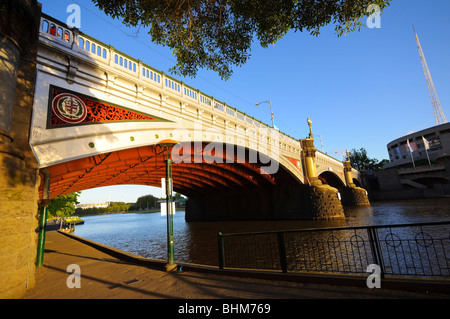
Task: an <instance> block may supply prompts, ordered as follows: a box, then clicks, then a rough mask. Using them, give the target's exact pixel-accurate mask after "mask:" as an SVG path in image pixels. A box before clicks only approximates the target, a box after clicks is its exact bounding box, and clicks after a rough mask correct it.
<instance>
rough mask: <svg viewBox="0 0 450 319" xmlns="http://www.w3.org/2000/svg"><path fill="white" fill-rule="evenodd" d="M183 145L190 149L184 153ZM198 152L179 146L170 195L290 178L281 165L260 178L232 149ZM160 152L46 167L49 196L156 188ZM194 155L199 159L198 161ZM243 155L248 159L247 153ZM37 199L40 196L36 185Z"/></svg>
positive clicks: (257, 167)
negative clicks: (108, 188)
mask: <svg viewBox="0 0 450 319" xmlns="http://www.w3.org/2000/svg"><path fill="white" fill-rule="evenodd" d="M187 147H188V148H190V150H189V151H188V152H186V150H187ZM204 148H205V146H204V145H199V146H195V145H194V144H193V143H192V144H191V143H189V144H187V145H184V146H183V149H182V151H181V152H179V155H180V158H182V161H181V162H180V161H179V160H178V161H176V160H175V159H174V164H173V166H172V175H173V189H174V191H176V192H179V193H181V194H184V195H186V196H197V195H207V194H208V193H209V192H214V193H217V191H225V192H227V191H236V190H238V189H240V188H242V187H247V188H248V187H270V186H273V185H276V184H277V183H280V182H283V181H284V182H286V181H287V180H289V181H290V182H292V181H293V180H294V179H293V177H292V176H291V175H290V174H289V173H287V171H285V170H284V169H283V168H282V167H281V166H280V168H279V169H278V172H277V173H276V174H274V175H268V174H261V165H262V164H260V163H248V160H247V161H246V160H245V158H243V155H242V154H243V153H242V152H238V151H237V150H236V149H235V151H234V152H233V154H231V155H227V154H225V153H226V152H221V154H215V152H214V149H213V151H212V152H209V153H208V156H209V157H208V156H206V155H205V154H204ZM222 153H223V154H222ZM166 154H167V153H166V152H165V149H164V148H162V147H160V146H157V145H151V146H144V147H139V148H133V149H127V150H121V151H115V152H111V153H106V154H101V155H95V156H90V157H86V158H81V159H78V160H74V161H71V162H66V163H62V164H57V165H54V166H50V167H47V168H46V169H47V171H48V172H49V173H50V176H51V177H50V198H55V197H58V196H62V195H65V194H69V193H73V192H76V191H80V190H85V189H91V188H96V187H102V186H111V185H125V184H138V185H150V186H157V187H160V186H161V178H164V177H165V173H166V171H165V167H166V166H165V156H166ZM200 154H201V155H202V156H201V161H199V157H198V155H200ZM239 154H240V155H239ZM244 154H245V155H244V156H245V157H246V158H247V159H248V152H247V151H246V152H245V153H244ZM196 156H197V157H196ZM217 156H219V157H217ZM180 158H178V159H180ZM264 165H267V163H265V164H264ZM41 177H42V176H41ZM42 180H43V178H42ZM40 197H41V198H42V183H41V187H40Z"/></svg>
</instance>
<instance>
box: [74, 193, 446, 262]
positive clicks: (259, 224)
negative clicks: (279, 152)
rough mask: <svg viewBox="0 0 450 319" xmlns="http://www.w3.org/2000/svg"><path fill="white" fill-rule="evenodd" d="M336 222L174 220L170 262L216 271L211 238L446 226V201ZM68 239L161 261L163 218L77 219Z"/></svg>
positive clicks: (351, 213)
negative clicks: (307, 230)
mask: <svg viewBox="0 0 450 319" xmlns="http://www.w3.org/2000/svg"><path fill="white" fill-rule="evenodd" d="M345 215H346V219H345V220H339V221H300V220H299V221H292V220H289V221H230V222H195V223H188V222H186V221H185V219H184V211H177V212H176V214H175V215H174V219H173V225H174V236H175V261H177V262H190V263H197V264H205V265H217V264H218V253H217V233H218V232H222V233H224V234H226V233H240V232H256V231H273V230H288V229H305V228H322V227H346V226H370V225H393V224H408V223H424V222H436V221H449V220H450V198H441V199H421V200H407V201H406V200H405V201H389V202H374V203H372V205H371V206H370V207H346V208H345ZM82 219H83V220H84V221H85V223H84V225H77V226H76V227H75V232H74V235H77V236H80V237H83V238H86V239H89V240H92V241H95V242H98V243H101V244H104V245H107V246H111V247H114V248H118V249H120V250H124V251H127V252H130V253H133V254H136V255H139V256H142V257H147V258H157V259H166V257H167V255H166V232H167V228H166V216H161V214H160V213H126V214H109V215H97V216H85V217H82Z"/></svg>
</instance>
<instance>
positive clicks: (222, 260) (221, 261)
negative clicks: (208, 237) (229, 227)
mask: <svg viewBox="0 0 450 319" xmlns="http://www.w3.org/2000/svg"><path fill="white" fill-rule="evenodd" d="M217 235H218V245H219V247H218V248H219V268H220V269H223V268H224V267H225V252H224V247H223V235H222V233H221V232H219V233H217Z"/></svg>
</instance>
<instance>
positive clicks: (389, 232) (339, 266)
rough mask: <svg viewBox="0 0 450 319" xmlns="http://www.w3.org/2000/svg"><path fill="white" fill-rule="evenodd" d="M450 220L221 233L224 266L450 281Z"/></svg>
mask: <svg viewBox="0 0 450 319" xmlns="http://www.w3.org/2000/svg"><path fill="white" fill-rule="evenodd" d="M449 232H450V221H449V222H435V223H420V224H406V225H381V226H367V227H345V228H324V229H305V230H288V231H277V232H258V233H242V234H221V233H219V240H218V242H219V267H220V268H222V269H223V268H225V267H226V268H249V269H263V270H280V271H283V272H314V273H353V274H367V271H368V270H367V268H368V266H369V265H372V264H376V265H378V266H379V267H380V269H381V275H382V277H384V276H386V275H388V276H389V275H391V276H414V277H445V278H450V261H449V257H450V237H449Z"/></svg>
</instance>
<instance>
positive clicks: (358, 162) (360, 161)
mask: <svg viewBox="0 0 450 319" xmlns="http://www.w3.org/2000/svg"><path fill="white" fill-rule="evenodd" d="M349 155H350V164H351V165H352V167H353V168H355V169H357V170H358V171H360V172H361V171H365V172H371V171H377V170H380V169H382V168H383V166H384V165H385V164H386V163H389V161H388V160H387V159H383V160H381V161H378V160H377V159H376V158H369V156H367V151H366V149H365V148H360V149H359V150H356V149H352V151H351V152H350V153H349ZM347 160H348V159H347Z"/></svg>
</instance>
